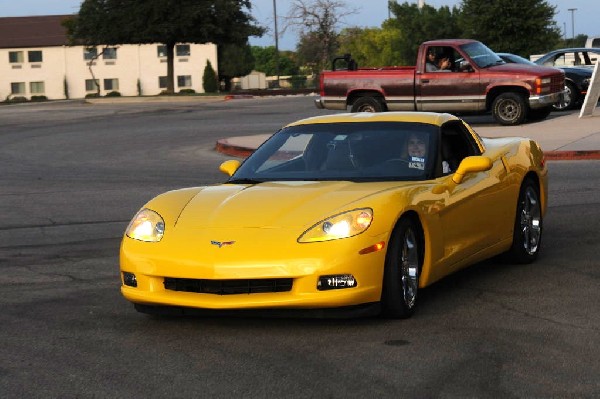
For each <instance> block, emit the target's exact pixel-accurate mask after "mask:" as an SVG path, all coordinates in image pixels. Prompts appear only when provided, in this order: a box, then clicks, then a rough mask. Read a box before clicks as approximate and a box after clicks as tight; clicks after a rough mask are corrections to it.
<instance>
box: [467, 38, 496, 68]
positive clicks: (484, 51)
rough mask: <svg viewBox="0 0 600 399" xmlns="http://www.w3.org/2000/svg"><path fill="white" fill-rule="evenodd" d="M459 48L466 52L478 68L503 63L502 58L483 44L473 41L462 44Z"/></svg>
mask: <svg viewBox="0 0 600 399" xmlns="http://www.w3.org/2000/svg"><path fill="white" fill-rule="evenodd" d="M460 48H461V49H462V50H463V51H464V52H465V53H467V55H468V56H469V58H471V59H472V60H473V62H474V63H475V64H477V66H478V67H479V68H489V67H491V66H494V65H500V64H504V61H503V60H502V58H500V57H498V55H497V54H496V53H494V52H493V51H492V50H490V49H489V48H488V47H487V46H486V45H485V44H483V43H480V42H473V43H468V44H463V45H462V46H460Z"/></svg>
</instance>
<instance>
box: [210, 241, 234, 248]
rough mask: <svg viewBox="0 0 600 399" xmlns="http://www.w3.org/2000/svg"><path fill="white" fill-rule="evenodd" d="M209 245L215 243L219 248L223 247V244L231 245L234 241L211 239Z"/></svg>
mask: <svg viewBox="0 0 600 399" xmlns="http://www.w3.org/2000/svg"><path fill="white" fill-rule="evenodd" d="M210 243H211V245H216V246H217V247H219V248H222V247H224V246H225V245H233V244H235V241H211V242H210Z"/></svg>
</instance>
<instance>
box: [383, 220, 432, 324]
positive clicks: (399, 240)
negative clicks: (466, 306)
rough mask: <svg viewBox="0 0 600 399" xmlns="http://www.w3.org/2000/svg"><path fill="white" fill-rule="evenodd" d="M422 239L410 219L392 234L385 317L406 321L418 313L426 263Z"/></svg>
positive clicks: (387, 265)
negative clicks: (421, 279)
mask: <svg viewBox="0 0 600 399" xmlns="http://www.w3.org/2000/svg"><path fill="white" fill-rule="evenodd" d="M421 237H422V235H421V229H420V228H419V226H418V225H417V224H416V223H415V222H413V221H412V220H411V219H410V218H408V217H404V218H402V219H401V220H400V221H399V222H398V225H397V226H396V228H395V229H394V232H393V233H392V238H391V239H390V243H389V247H388V252H387V255H386V258H385V267H384V273H383V274H384V275H383V290H382V293H381V303H382V305H383V308H382V310H383V311H382V314H383V316H386V317H392V318H400V319H405V318H408V317H410V316H411V315H412V314H413V313H414V311H415V305H416V301H417V292H418V289H419V276H420V274H421V266H422V263H423V244H422V242H423V240H422V238H421Z"/></svg>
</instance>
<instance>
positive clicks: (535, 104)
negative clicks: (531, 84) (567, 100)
mask: <svg viewBox="0 0 600 399" xmlns="http://www.w3.org/2000/svg"><path fill="white" fill-rule="evenodd" d="M566 92H567V91H566V90H563V91H561V92H558V93H552V94H546V95H545V96H530V97H529V108H531V109H537V108H544V107H547V106H549V105H552V104H554V103H556V102H558V101H559V100H560V99H561V98H562V96H563V95H564V94H565V93H566Z"/></svg>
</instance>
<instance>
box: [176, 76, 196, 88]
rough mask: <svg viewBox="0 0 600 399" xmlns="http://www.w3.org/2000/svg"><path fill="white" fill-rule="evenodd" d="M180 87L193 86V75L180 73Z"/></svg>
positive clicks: (178, 84) (178, 83) (178, 77)
mask: <svg viewBox="0 0 600 399" xmlns="http://www.w3.org/2000/svg"><path fill="white" fill-rule="evenodd" d="M177 86H178V87H192V76H191V75H180V76H177Z"/></svg>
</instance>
